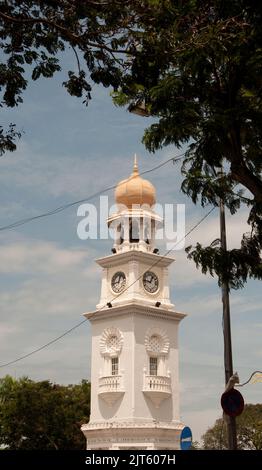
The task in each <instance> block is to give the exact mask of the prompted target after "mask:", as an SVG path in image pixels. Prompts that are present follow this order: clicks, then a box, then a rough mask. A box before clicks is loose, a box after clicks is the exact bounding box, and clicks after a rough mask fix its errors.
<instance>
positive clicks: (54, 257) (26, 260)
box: [0, 239, 90, 274]
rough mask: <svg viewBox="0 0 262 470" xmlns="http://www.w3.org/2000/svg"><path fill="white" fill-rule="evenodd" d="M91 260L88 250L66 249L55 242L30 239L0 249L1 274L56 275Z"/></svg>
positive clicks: (5, 245)
mask: <svg viewBox="0 0 262 470" xmlns="http://www.w3.org/2000/svg"><path fill="white" fill-rule="evenodd" d="M89 259H90V258H89V255H88V253H87V251H86V250H76V249H68V248H67V249H65V248H60V247H59V246H57V244H55V243H53V242H46V241H37V240H30V239H28V240H24V241H21V242H19V241H16V242H12V243H10V244H4V245H2V246H1V247H0V272H1V273H5V274H10V273H30V272H34V274H36V273H39V272H43V273H46V274H54V273H56V272H60V271H63V272H64V271H70V270H72V269H75V268H76V267H79V266H81V265H83V263H86V262H87V261H88V260H89Z"/></svg>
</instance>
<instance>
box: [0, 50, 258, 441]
mask: <svg viewBox="0 0 262 470" xmlns="http://www.w3.org/2000/svg"><path fill="white" fill-rule="evenodd" d="M67 60H68V64H67V63H64V67H65V68H66V67H67V66H68V67H72V64H71V63H69V62H70V61H71V57H70V56H68V58H67ZM65 78H66V73H65V70H64V71H62V72H61V73H59V74H57V76H56V77H55V78H54V79H48V80H47V79H40V80H39V81H37V82H33V83H30V85H29V87H28V89H27V91H26V92H25V93H24V103H23V104H22V105H20V106H19V107H18V108H17V109H12V110H4V109H1V113H2V122H1V123H2V124H3V125H8V124H9V122H15V123H16V124H17V128H18V129H19V130H22V131H23V134H22V138H21V139H20V141H19V143H18V150H17V151H16V152H14V153H12V154H11V153H7V154H5V156H4V157H2V158H1V159H0V200H1V205H0V226H1V227H2V226H4V225H7V224H9V223H12V222H14V221H17V220H19V219H23V218H26V217H31V216H36V215H38V214H40V213H43V212H45V211H47V210H50V209H54V208H56V207H58V206H61V205H63V204H67V203H70V202H73V201H77V200H80V199H83V198H86V197H88V196H89V195H90V194H92V193H94V192H96V191H99V190H101V189H104V188H105V187H107V186H111V185H114V184H116V183H117V182H118V181H119V180H121V179H123V178H125V177H127V176H129V174H130V173H131V170H132V164H133V155H134V153H136V154H137V155H138V162H139V168H140V171H145V170H148V169H150V168H152V167H154V166H156V165H158V164H159V163H161V162H164V161H165V160H167V159H168V158H170V157H172V156H176V155H178V154H180V153H181V149H180V150H179V149H177V148H175V147H172V146H170V147H168V148H165V149H163V150H162V151H159V152H157V153H155V154H149V153H148V152H147V151H146V150H145V148H144V146H143V144H142V143H141V139H142V135H143V131H144V129H145V127H146V126H147V125H149V123H150V120H148V118H142V117H139V116H135V115H132V114H130V113H128V112H127V111H126V110H125V109H124V108H116V107H115V106H114V105H113V104H112V100H111V97H110V90H109V89H104V88H102V87H94V90H93V99H92V101H91V102H90V104H89V106H88V107H87V108H86V107H85V106H84V105H83V104H82V102H81V99H80V100H79V99H77V98H73V97H70V96H69V95H68V94H67V92H66V90H65V89H64V88H63V87H62V85H61V84H62V82H63V81H64V80H65ZM183 150H184V149H182V151H183ZM147 178H148V179H149V180H150V181H151V182H152V183H153V184H154V185H155V187H156V191H157V201H158V202H160V203H162V204H164V203H175V204H178V203H179V204H185V207H186V228H187V229H189V228H190V227H192V226H193V225H194V224H195V223H196V222H198V220H199V219H201V217H203V216H204V215H205V213H206V212H207V211H208V210H209V209H210V207H206V208H205V209H202V208H200V207H199V206H195V205H193V203H192V202H191V201H190V199H189V198H187V197H186V196H185V195H184V194H183V193H182V192H181V190H180V186H181V181H182V178H181V175H180V166H179V164H176V165H174V164H172V162H171V163H169V164H168V165H165V166H163V167H162V168H160V169H158V170H156V171H153V172H152V173H150V174H149V175H148V176H147ZM109 197H110V201H111V203H113V201H114V200H113V191H111V192H110V193H109ZM92 202H93V203H94V204H96V206H98V204H99V198H98V197H97V198H95V199H94V200H93V201H92ZM77 207H78V206H77V205H76V206H74V207H72V208H70V209H67V210H65V211H63V212H60V213H59V214H56V215H53V216H50V217H48V218H42V219H39V220H37V221H33V222H31V223H28V224H26V225H23V226H21V227H19V228H16V229H13V230H9V231H2V232H0V279H1V282H0V363H1V364H4V363H6V362H9V361H12V360H14V359H16V358H18V357H20V356H23V355H25V354H27V353H29V352H31V351H32V350H34V349H36V348H38V347H40V346H42V345H44V344H45V343H47V342H49V341H51V340H52V339H54V338H55V337H57V336H59V335H61V334H62V333H63V332H64V331H66V330H67V329H70V328H71V327H73V326H74V325H76V324H77V323H79V322H81V320H82V319H83V317H82V314H83V313H84V312H87V311H93V310H94V308H95V305H96V304H97V303H98V300H99V294H100V282H101V272H100V268H99V267H98V266H97V265H96V263H95V259H96V258H98V257H101V256H104V255H107V254H110V249H111V246H112V241H111V240H99V239H98V240H80V239H79V238H78V236H77V224H78V223H79V217H78V216H77ZM245 221H246V212H245V210H244V209H242V210H240V211H239V212H238V213H237V214H236V215H235V216H233V217H232V216H229V215H228V214H227V232H228V243H229V246H230V247H237V246H239V241H240V238H241V234H242V233H243V232H244V231H247V226H246V223H245ZM218 237H219V218H218V211H217V210H214V211H213V212H212V214H211V215H210V216H209V217H208V218H207V219H206V220H205V221H204V222H203V223H202V224H201V225H200V226H199V227H198V228H197V229H196V230H195V231H194V232H193V233H192V234H191V235H190V236H189V237H187V239H186V246H187V245H190V244H194V243H196V242H197V241H199V242H201V243H203V244H208V243H210V242H211V241H212V240H214V239H216V238H218ZM160 248H161V253H163V252H164V248H165V244H164V243H163V242H161V243H160ZM172 256H174V258H175V263H173V265H172V267H171V270H170V285H171V297H172V301H173V302H174V304H175V306H176V308H177V310H178V311H182V312H185V313H187V317H186V319H184V320H183V322H182V323H181V325H180V334H179V354H180V397H181V419H182V420H183V422H184V423H185V424H186V425H188V426H190V427H191V428H192V431H193V438H194V440H199V439H200V437H201V435H202V434H203V433H204V432H205V431H206V430H207V428H208V427H210V426H212V425H213V424H214V421H215V419H217V418H219V417H221V414H222V413H221V407H220V396H221V393H222V392H223V390H224V367H223V336H222V304H221V293H220V290H219V288H218V286H217V281H216V279H214V278H212V277H210V276H204V275H203V274H202V273H201V272H200V271H198V270H197V269H196V268H195V266H194V264H193V262H192V261H188V260H187V258H186V255H185V253H184V251H183V250H180V251H175V252H173V253H172ZM260 293H261V292H260V284H259V283H258V281H249V282H248V283H247V285H246V286H245V288H244V289H243V290H239V291H233V292H232V293H231V296H230V302H231V322H232V343H233V361H234V370H235V371H238V373H239V377H240V381H241V382H244V381H246V380H247V379H248V377H249V376H250V374H251V373H252V372H253V371H254V370H261V369H262V343H261V333H262V319H261V295H260ZM1 364H0V365H1ZM6 374H10V375H13V376H15V377H17V378H18V377H21V376H25V375H26V376H29V377H30V378H32V379H34V380H44V379H50V380H51V381H52V382H56V383H64V384H67V383H78V382H80V381H81V380H82V379H88V378H89V377H90V328H89V325H88V322H86V323H84V324H83V325H82V326H80V327H79V328H77V329H75V330H74V331H73V332H72V333H70V334H69V335H67V336H65V337H64V338H62V339H61V340H60V341H59V342H56V343H55V344H53V345H51V346H49V347H48V348H46V349H44V350H42V351H40V352H38V353H37V354H34V355H32V356H31V357H28V358H27V359H24V360H22V361H20V362H17V363H15V364H14V365H11V366H8V367H4V368H0V377H3V376H5V375H6ZM241 392H242V394H243V396H244V399H245V402H247V403H259V402H261V395H262V384H253V385H247V386H245V387H244V388H243V389H242V390H241Z"/></svg>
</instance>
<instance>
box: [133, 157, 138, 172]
mask: <svg viewBox="0 0 262 470" xmlns="http://www.w3.org/2000/svg"><path fill="white" fill-rule="evenodd" d="M138 174H139V171H138V165H137V156H136V153H135V156H134V168H133V175H138Z"/></svg>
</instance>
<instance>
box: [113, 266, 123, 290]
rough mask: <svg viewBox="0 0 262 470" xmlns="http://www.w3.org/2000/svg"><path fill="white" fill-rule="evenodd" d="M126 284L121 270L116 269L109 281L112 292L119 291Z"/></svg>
mask: <svg viewBox="0 0 262 470" xmlns="http://www.w3.org/2000/svg"><path fill="white" fill-rule="evenodd" d="M125 285H126V275H125V273H123V272H122V271H118V272H117V273H115V274H114V276H113V277H112V281H111V286H112V289H113V291H114V292H116V293H119V292H121V291H122V290H123V289H124V288H125Z"/></svg>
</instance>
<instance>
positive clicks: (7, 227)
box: [0, 152, 186, 232]
mask: <svg viewBox="0 0 262 470" xmlns="http://www.w3.org/2000/svg"><path fill="white" fill-rule="evenodd" d="M185 153H186V152H184V153H181V154H180V155H177V156H176V157H170V158H169V159H168V160H165V161H164V162H162V163H160V164H159V165H156V166H154V167H153V168H151V169H150V170H145V171H143V172H142V173H140V175H145V174H147V173H151V172H152V171H155V170H158V169H159V168H161V167H162V166H164V165H166V164H167V163H169V162H171V161H173V163H175V162H177V161H179V160H181V159H182V158H183V156H184V155H185ZM135 177H136V175H135V176H134V178H135ZM130 179H131V178H130ZM117 185H118V183H117V184H114V185H113V186H108V187H107V188H104V189H101V190H100V191H97V192H95V193H93V194H91V195H90V196H87V197H86V198H84V199H79V200H78V201H73V202H69V203H68V204H64V205H62V206H59V207H57V208H56V209H52V210H50V211H47V212H43V213H42V214H39V215H35V216H32V217H27V218H25V219H20V220H17V221H16V222H13V223H12V224H9V225H4V226H3V227H0V232H3V231H4V230H12V229H13V228H16V227H20V226H21V225H25V224H28V223H29V222H33V221H34V220H38V219H43V218H44V217H49V216H50V215H55V214H58V213H59V212H62V211H64V210H66V209H69V208H70V207H73V206H76V205H78V204H82V203H84V202H87V201H90V200H91V199H94V198H95V197H97V196H100V195H101V194H104V193H106V192H108V191H111V190H112V189H115V188H116V187H117Z"/></svg>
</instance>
